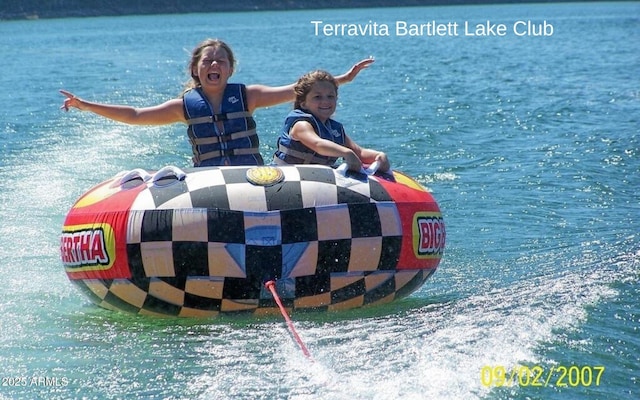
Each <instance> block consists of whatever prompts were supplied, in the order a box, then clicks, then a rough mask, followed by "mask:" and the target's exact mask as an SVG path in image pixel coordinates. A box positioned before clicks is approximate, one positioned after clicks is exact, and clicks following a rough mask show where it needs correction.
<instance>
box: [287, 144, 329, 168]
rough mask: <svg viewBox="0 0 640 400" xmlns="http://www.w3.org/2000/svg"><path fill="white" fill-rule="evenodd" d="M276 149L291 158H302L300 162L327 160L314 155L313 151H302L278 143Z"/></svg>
mask: <svg viewBox="0 0 640 400" xmlns="http://www.w3.org/2000/svg"><path fill="white" fill-rule="evenodd" d="M278 151H280V152H281V153H283V154H285V155H286V156H290V157H293V158H297V159H299V160H302V161H303V162H302V163H301V164H323V165H324V164H326V162H327V160H325V159H323V158H320V157H316V155H315V153H307V152H304V151H298V150H294V149H291V148H288V147H285V146H283V145H281V144H279V143H278Z"/></svg>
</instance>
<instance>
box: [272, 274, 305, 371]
mask: <svg viewBox="0 0 640 400" xmlns="http://www.w3.org/2000/svg"><path fill="white" fill-rule="evenodd" d="M264 286H265V287H266V288H267V289H269V291H270V292H271V295H272V296H273V299H274V300H275V301H276V304H277V305H278V308H280V313H281V314H282V316H283V317H284V320H285V321H286V322H287V326H288V327H289V331H291V334H292V335H293V339H294V340H295V341H296V342H298V345H299V346H300V349H302V352H303V353H304V355H305V356H306V357H307V358H309V359H311V360H313V358H311V353H309V350H307V346H305V345H304V343H303V342H302V339H300V336H298V332H296V328H295V327H294V326H293V321H291V318H289V314H287V310H286V309H285V308H284V306H283V305H282V302H281V301H280V297H279V296H278V292H276V283H275V282H274V281H267V282H265V284H264Z"/></svg>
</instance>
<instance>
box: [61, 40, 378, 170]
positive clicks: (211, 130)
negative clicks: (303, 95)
mask: <svg viewBox="0 0 640 400" xmlns="http://www.w3.org/2000/svg"><path fill="white" fill-rule="evenodd" d="M372 62H373V60H371V59H365V60H362V61H360V62H358V63H357V64H355V65H354V66H353V67H352V68H351V69H350V70H349V71H348V72H347V73H346V74H343V75H341V76H340V77H339V78H338V82H340V83H347V82H350V81H352V80H353V79H354V78H355V77H356V75H358V73H359V72H360V71H361V70H362V69H364V68H366V67H367V66H369V64H371V63H372ZM234 69H235V58H234V56H233V52H232V51H231V48H230V47H229V46H228V45H227V44H226V43H225V42H223V41H221V40H217V39H207V40H205V41H203V42H202V43H200V44H199V45H198V46H197V47H196V48H195V49H194V50H193V52H192V55H191V61H190V63H189V74H190V76H191V80H190V81H189V83H188V84H187V87H186V89H185V91H184V93H183V94H182V96H180V97H179V98H176V99H172V100H168V101H166V102H164V103H162V104H159V105H156V106H152V107H144V108H135V107H131V106H125V105H109V104H101V103H94V102H89V101H86V100H83V99H80V98H79V97H76V96H75V95H73V94H72V93H70V92H68V91H65V90H61V91H60V93H62V94H63V95H64V96H66V99H65V100H64V104H63V105H62V107H61V108H63V109H64V110H66V111H68V110H69V108H70V107H75V108H77V109H79V110H83V111H91V112H93V113H95V114H98V115H101V116H103V117H106V118H109V119H113V120H116V121H120V122H124V123H127V124H136V125H165V124H170V123H175V122H183V123H186V124H187V125H189V128H188V135H189V140H190V142H191V145H192V148H193V163H194V166H196V167H200V166H214V165H262V164H263V160H262V157H261V156H260V152H259V139H258V135H257V133H256V123H255V121H254V119H253V111H254V110H255V109H256V108H259V107H268V106H273V105H276V104H280V103H285V102H287V101H291V100H293V99H294V92H293V86H294V84H290V85H286V86H278V87H270V86H264V85H249V86H245V85H243V84H237V83H228V82H227V81H228V79H229V78H230V77H231V75H233V72H234Z"/></svg>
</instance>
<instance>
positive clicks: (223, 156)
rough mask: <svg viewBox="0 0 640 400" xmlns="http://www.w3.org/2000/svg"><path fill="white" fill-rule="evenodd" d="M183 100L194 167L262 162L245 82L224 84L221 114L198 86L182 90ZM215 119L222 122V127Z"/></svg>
mask: <svg viewBox="0 0 640 400" xmlns="http://www.w3.org/2000/svg"><path fill="white" fill-rule="evenodd" d="M183 104H184V115H185V118H186V119H187V123H188V124H189V128H188V134H189V141H190V142H191V147H192V149H193V165H194V166H195V167H208V166H218V165H262V164H264V161H263V160H262V156H261V155H260V150H259V145H260V140H259V139H258V134H257V133H256V121H255V120H254V119H253V116H252V115H251V113H249V111H248V110H249V108H248V104H247V94H246V87H245V85H242V84H237V83H229V84H227V87H226V88H225V90H224V96H223V98H222V104H221V105H220V114H215V113H214V111H213V110H214V109H213V107H212V106H211V104H210V103H209V101H208V100H207V98H206V96H204V94H203V93H202V88H199V87H198V88H194V89H192V90H190V91H188V92H186V93H185V94H184V99H183ZM216 122H222V124H223V126H224V128H223V130H222V131H220V129H219V128H218V126H217V125H216Z"/></svg>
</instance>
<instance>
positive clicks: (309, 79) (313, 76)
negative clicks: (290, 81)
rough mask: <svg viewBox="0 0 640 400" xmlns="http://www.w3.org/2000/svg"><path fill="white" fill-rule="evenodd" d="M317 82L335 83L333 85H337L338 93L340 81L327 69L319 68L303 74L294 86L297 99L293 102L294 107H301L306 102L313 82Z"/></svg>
mask: <svg viewBox="0 0 640 400" xmlns="http://www.w3.org/2000/svg"><path fill="white" fill-rule="evenodd" d="M316 82H329V83H331V84H333V87H335V89H336V95H337V94H338V82H337V81H336V79H335V78H334V77H333V75H331V74H330V73H328V72H327V71H323V70H319V69H318V70H315V71H312V72H309V73H307V74H304V75H302V76H301V77H300V79H298V81H297V82H296V84H295V85H294V86H293V91H294V92H295V94H296V100H295V102H294V103H293V108H300V107H301V104H302V103H304V100H305V98H306V97H307V94H309V92H310V91H311V88H312V87H313V84H314V83H316Z"/></svg>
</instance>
